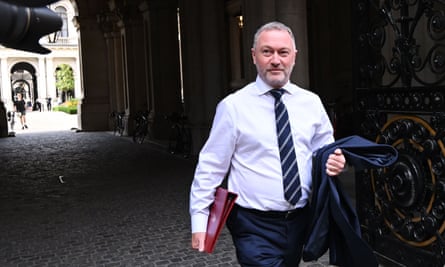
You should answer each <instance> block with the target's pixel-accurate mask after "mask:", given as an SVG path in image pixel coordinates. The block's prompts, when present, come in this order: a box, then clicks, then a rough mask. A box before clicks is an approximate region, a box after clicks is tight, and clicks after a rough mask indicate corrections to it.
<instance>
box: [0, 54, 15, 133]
mask: <svg viewBox="0 0 445 267" xmlns="http://www.w3.org/2000/svg"><path fill="white" fill-rule="evenodd" d="M0 71H1V73H0V78H1V79H0V80H1V85H0V86H1V87H0V89H1V90H0V137H7V136H8V118H7V111H9V110H10V109H11V108H12V99H11V97H12V93H11V85H10V82H9V73H8V60H7V58H4V57H2V58H1V60H0Z"/></svg>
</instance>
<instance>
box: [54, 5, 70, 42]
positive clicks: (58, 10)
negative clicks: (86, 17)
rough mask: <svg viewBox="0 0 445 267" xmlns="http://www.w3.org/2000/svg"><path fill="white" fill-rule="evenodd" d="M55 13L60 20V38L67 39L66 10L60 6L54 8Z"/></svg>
mask: <svg viewBox="0 0 445 267" xmlns="http://www.w3.org/2000/svg"><path fill="white" fill-rule="evenodd" d="M56 13H57V15H59V16H60V17H61V18H62V22H63V24H62V29H61V30H60V35H59V36H60V37H68V15H67V14H66V9H65V8H64V7H62V6H58V7H56Z"/></svg>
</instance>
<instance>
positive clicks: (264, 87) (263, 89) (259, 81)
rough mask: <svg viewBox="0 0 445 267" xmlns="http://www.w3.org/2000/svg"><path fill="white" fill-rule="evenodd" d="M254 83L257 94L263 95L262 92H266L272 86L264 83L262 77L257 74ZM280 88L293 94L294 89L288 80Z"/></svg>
mask: <svg viewBox="0 0 445 267" xmlns="http://www.w3.org/2000/svg"><path fill="white" fill-rule="evenodd" d="M255 83H256V86H257V88H258V95H264V94H267V93H268V92H269V91H270V90H272V89H273V88H272V87H271V86H270V85H268V84H266V83H265V82H264V81H263V80H262V79H261V77H260V76H259V75H258V76H257V77H256V81H255ZM281 88H283V89H284V90H285V91H286V92H288V93H289V94H293V93H294V91H293V90H292V89H293V88H292V86H291V83H290V82H289V81H288V82H287V83H286V84H285V85H284V86H283V87H281Z"/></svg>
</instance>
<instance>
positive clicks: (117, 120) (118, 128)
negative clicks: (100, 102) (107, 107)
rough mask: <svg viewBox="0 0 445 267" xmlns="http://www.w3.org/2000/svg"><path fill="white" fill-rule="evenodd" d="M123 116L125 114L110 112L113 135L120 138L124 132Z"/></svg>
mask: <svg viewBox="0 0 445 267" xmlns="http://www.w3.org/2000/svg"><path fill="white" fill-rule="evenodd" d="M124 116H125V112H117V111H113V112H111V114H110V117H111V118H112V119H113V133H114V135H119V136H122V135H123V134H124V130H125V124H124Z"/></svg>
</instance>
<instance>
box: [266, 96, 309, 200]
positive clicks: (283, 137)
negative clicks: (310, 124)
mask: <svg viewBox="0 0 445 267" xmlns="http://www.w3.org/2000/svg"><path fill="white" fill-rule="evenodd" d="M270 93H271V94H272V95H273V96H274V97H275V118H276V123H277V136H278V146H279V148H280V159H281V170H282V172H283V187H284V196H285V198H286V200H287V201H288V202H289V203H291V204H292V205H295V204H296V203H297V202H298V200H299V199H300V197H301V186H300V175H299V173H298V166H297V157H296V155H295V150H294V142H293V140H292V133H291V129H290V124H289V115H288V114H287V109H286V106H285V105H284V103H283V101H282V100H281V96H282V95H283V94H284V89H272V90H270Z"/></svg>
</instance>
